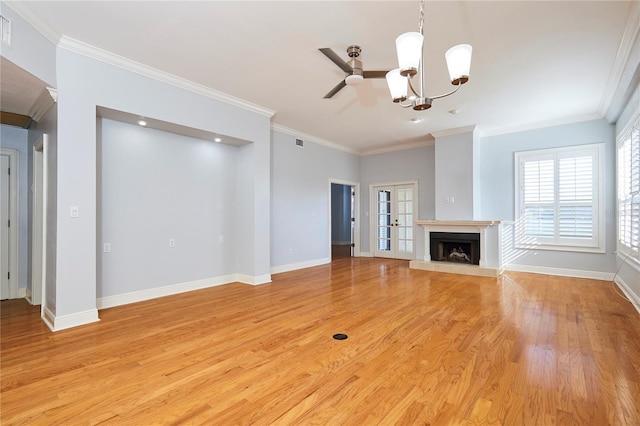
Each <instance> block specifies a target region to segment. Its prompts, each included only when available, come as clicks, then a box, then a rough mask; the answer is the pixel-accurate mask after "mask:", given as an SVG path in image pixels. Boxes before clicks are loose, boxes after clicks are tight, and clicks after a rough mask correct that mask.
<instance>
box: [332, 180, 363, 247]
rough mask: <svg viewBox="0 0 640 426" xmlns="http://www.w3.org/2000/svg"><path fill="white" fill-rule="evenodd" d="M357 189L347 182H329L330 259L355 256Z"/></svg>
mask: <svg viewBox="0 0 640 426" xmlns="http://www.w3.org/2000/svg"><path fill="white" fill-rule="evenodd" d="M357 189H358V187H357V185H356V184H351V183H348V182H336V181H333V182H331V183H330V190H331V202H330V205H331V212H330V218H331V226H330V228H331V229H330V231H331V259H340V258H345V257H353V256H357V244H356V243H357V235H358V230H357V224H358V222H357V219H356V211H357V196H358V191H357Z"/></svg>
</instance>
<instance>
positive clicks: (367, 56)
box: [3, 0, 638, 152]
mask: <svg viewBox="0 0 640 426" xmlns="http://www.w3.org/2000/svg"><path fill="white" fill-rule="evenodd" d="M9 4H10V5H11V4H12V3H11V2H9ZM25 4H26V6H28V7H29V8H30V9H31V11H32V12H33V13H35V14H36V15H37V16H38V17H39V18H40V19H41V20H42V21H44V22H45V23H46V24H48V25H49V26H50V27H51V28H52V29H53V30H54V31H55V32H56V33H57V34H58V35H59V36H62V35H64V36H67V37H70V38H72V39H76V40H79V41H82V42H85V43H88V44H90V45H93V46H96V47H99V48H101V49H104V50H107V51H109V52H112V53H115V54H117V55H120V56H123V57H125V58H128V59H131V60H133V61H136V62H139V63H142V64H145V65H148V66H150V67H153V68H156V69H159V70H162V71H165V72H168V73H170V74H173V75H176V76H179V77H182V78H185V79H187V80H190V81H193V82H196V83H198V84H201V85H204V86H207V87H210V88H212V89H215V90H218V91H221V92H224V93H228V94H230V95H233V96H235V97H238V98H240V99H243V100H246V101H249V102H251V103H255V104H257V105H260V106H262V107H265V108H268V109H271V110H274V111H276V115H275V117H274V118H273V122H274V123H276V124H277V125H279V126H284V127H286V128H289V129H293V130H295V131H298V132H300V135H301V136H303V137H313V138H315V139H317V140H319V141H326V142H331V143H334V144H338V145H342V146H344V147H346V148H347V149H350V150H353V151H354V152H372V151H375V150H382V149H386V148H389V147H392V146H396V147H397V146H403V145H410V144H419V143H424V142H425V141H426V140H427V139H428V138H429V135H430V134H431V133H433V132H440V131H445V130H448V129H453V128H459V127H466V126H470V125H477V126H478V127H479V129H480V130H482V131H485V132H491V133H499V132H503V131H506V130H507V129H515V128H527V127H535V126H542V125H548V124H550V123H559V122H567V121H579V120H581V119H586V118H587V117H591V118H593V117H595V116H603V115H604V113H605V112H606V108H607V107H608V102H609V101H610V99H609V97H607V96H606V93H608V92H611V91H612V90H614V89H615V83H616V81H615V76H616V71H617V70H619V69H620V67H621V65H622V61H624V60H625V59H626V58H624V57H620V55H619V54H618V51H619V47H620V45H621V41H622V38H623V34H624V31H625V27H626V25H627V21H631V19H630V14H631V13H632V12H633V13H637V11H638V8H637V7H635V8H633V7H632V6H633V2H624V1H600V2H598V1H566V2H561V1H466V2H460V1H439V2H434V1H428V2H427V3H426V16H425V21H426V22H425V49H424V54H425V63H426V64H427V66H426V88H427V89H426V92H427V94H428V95H437V94H440V93H443V92H446V91H448V90H450V88H452V86H451V84H450V83H449V81H448V74H447V71H446V64H445V61H444V52H445V51H446V50H447V49H448V48H449V47H450V46H452V45H454V44H458V43H469V44H472V45H473V59H472V65H471V77H470V81H469V83H468V84H466V85H465V86H463V87H462V88H461V90H460V92H458V93H457V94H455V95H453V96H450V97H448V98H444V99H440V100H436V101H434V104H433V108H431V109H430V110H427V111H422V112H417V111H413V110H411V109H402V108H400V107H399V106H397V105H395V104H393V103H392V102H391V100H390V97H389V93H388V90H387V88H386V83H385V81H384V79H376V80H371V79H367V80H365V82H364V83H363V84H362V85H360V86H357V87H350V86H347V87H345V88H344V89H342V91H340V92H339V93H338V94H337V95H336V96H334V97H333V98H332V99H323V96H324V95H325V94H326V93H327V92H328V91H329V90H330V89H331V88H333V87H334V86H335V85H336V84H337V83H338V82H339V81H340V80H341V79H342V78H344V75H343V73H342V71H340V69H339V68H338V67H337V66H336V65H335V64H333V63H332V62H331V61H329V59H327V58H326V57H325V56H324V55H323V54H322V53H320V52H319V51H318V48H321V47H330V48H332V49H333V50H334V51H335V52H336V53H338V54H339V55H340V56H341V57H343V58H344V59H345V60H346V59H348V57H347V55H346V48H347V47H348V46H349V45H351V44H358V45H360V46H361V47H362V55H361V57H360V59H362V61H363V64H364V69H365V70H386V69H391V68H395V67H396V66H397V65H396V55H395V46H394V42H395V38H396V37H397V36H398V35H399V34H401V33H403V32H407V31H416V30H417V26H418V11H419V3H418V2H417V1H397V0H396V1H372V2H367V1H354V2H349V1H321V2H315V1H290V2H287V1H257V2H253V1H231V2H227V1H180V2H177V1H176V2H173V1H160V2H157V1H141V2H134V1H126V2H125V1H113V2H112V1H108V2H101V1H81V2H78V1H75V2H74V1H71V2H59V1H43V2H38V1H28V2H23V4H22V5H21V6H24V5H25ZM622 53H624V52H622ZM612 76H613V77H614V78H613V81H611V82H610V78H611V77H612ZM3 86H4V83H3ZM3 91H4V90H3ZM452 109H458V110H460V113H459V114H457V115H453V114H450V113H449V112H448V111H449V110H452ZM413 117H421V118H423V119H424V120H423V121H422V122H420V123H417V124H413V123H411V122H410V119H411V118H413Z"/></svg>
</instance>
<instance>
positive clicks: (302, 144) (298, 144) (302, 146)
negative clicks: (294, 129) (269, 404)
mask: <svg viewBox="0 0 640 426" xmlns="http://www.w3.org/2000/svg"><path fill="white" fill-rule="evenodd" d="M296 146H299V147H301V148H304V141H303V140H302V139H296Z"/></svg>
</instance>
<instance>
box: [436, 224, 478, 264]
mask: <svg viewBox="0 0 640 426" xmlns="http://www.w3.org/2000/svg"><path fill="white" fill-rule="evenodd" d="M429 247H430V252H431V261H437V262H453V263H462V264H468V265H479V264H480V234H474V233H463V232H431V233H430V242H429Z"/></svg>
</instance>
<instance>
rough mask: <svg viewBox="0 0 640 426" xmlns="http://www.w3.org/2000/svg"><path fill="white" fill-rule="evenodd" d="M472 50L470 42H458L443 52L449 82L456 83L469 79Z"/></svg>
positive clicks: (462, 82)
mask: <svg viewBox="0 0 640 426" xmlns="http://www.w3.org/2000/svg"><path fill="white" fill-rule="evenodd" d="M472 50H473V48H472V47H471V45H470V44H458V45H457V46H453V47H452V48H451V49H449V50H447V53H445V54H444V57H445V59H446V60H447V68H448V69H449V77H450V78H451V84H454V85H458V84H464V83H466V82H467V81H469V70H470V69H471V52H472Z"/></svg>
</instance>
